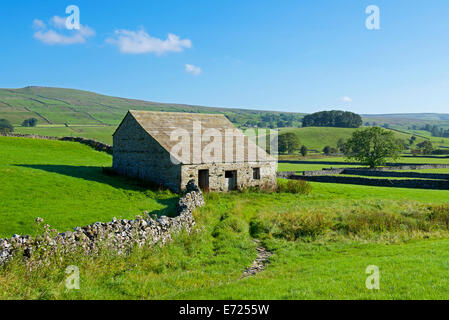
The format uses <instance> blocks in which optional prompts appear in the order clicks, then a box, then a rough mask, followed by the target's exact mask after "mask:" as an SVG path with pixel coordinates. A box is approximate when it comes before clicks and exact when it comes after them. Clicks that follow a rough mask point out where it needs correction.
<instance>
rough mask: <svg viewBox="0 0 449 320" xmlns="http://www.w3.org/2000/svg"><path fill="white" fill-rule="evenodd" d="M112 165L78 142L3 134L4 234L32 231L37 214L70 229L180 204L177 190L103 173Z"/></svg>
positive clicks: (0, 192) (0, 225)
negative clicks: (170, 191) (9, 136)
mask: <svg viewBox="0 0 449 320" xmlns="http://www.w3.org/2000/svg"><path fill="white" fill-rule="evenodd" d="M111 165H112V158H111V156H109V155H107V154H105V153H102V152H97V151H93V150H92V149H91V148H89V147H87V146H84V145H81V144H78V143H70V142H61V141H47V140H34V139H22V138H5V137H0V203H1V205H0V217H1V218H0V237H5V236H12V235H13V234H15V233H17V234H33V233H34V232H35V229H34V219H35V218H36V217H41V218H43V219H44V220H45V221H46V222H47V223H48V224H50V225H51V226H52V227H54V228H57V229H58V230H60V231H68V230H72V229H73V228H74V227H76V226H81V225H87V224H91V223H94V222H98V221H109V220H111V219H112V218H113V217H114V216H115V217H117V218H118V217H123V218H124V219H125V218H126V219H129V218H134V217H135V216H136V215H139V214H141V213H142V212H143V211H145V210H147V211H153V210H154V211H160V212H164V210H165V209H167V208H168V209H167V210H168V211H170V209H172V208H173V206H174V205H175V202H176V199H177V196H176V195H174V194H171V193H169V192H166V191H163V192H159V191H151V190H148V188H146V187H145V186H144V185H142V184H140V183H138V182H135V181H132V180H128V179H125V178H119V177H109V176H106V175H104V174H103V173H102V167H110V166H111Z"/></svg>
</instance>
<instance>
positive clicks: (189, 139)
mask: <svg viewBox="0 0 449 320" xmlns="http://www.w3.org/2000/svg"><path fill="white" fill-rule="evenodd" d="M113 138H114V139H113V140H114V145H113V168H114V170H115V171H116V172H118V173H119V174H121V175H126V176H129V177H134V178H138V179H141V180H144V181H152V182H155V183H157V184H161V185H164V186H166V187H168V188H169V189H171V190H173V191H175V192H180V191H183V190H184V189H185V186H186V184H187V182H188V181H189V180H194V181H195V182H196V183H197V185H198V186H199V187H200V188H202V189H204V190H210V191H221V192H226V191H229V190H241V189H244V188H247V187H257V188H265V189H274V188H275V187H276V171H277V160H276V159H275V158H274V157H272V156H270V155H269V154H267V153H266V152H265V151H264V150H263V149H262V148H260V147H258V146H257V145H256V143H255V142H253V139H249V138H248V137H247V136H245V135H244V134H243V133H242V132H241V131H240V130H238V129H237V128H235V127H234V126H233V124H232V123H231V122H230V121H229V120H228V119H227V118H226V117H225V116H224V115H222V114H200V113H178V112H152V111H133V110H130V111H129V112H128V113H127V115H126V116H125V118H124V119H123V121H122V122H121V124H120V125H119V127H118V128H117V130H116V131H115V133H114V135H113ZM265 139H266V138H265ZM259 144H260V142H259Z"/></svg>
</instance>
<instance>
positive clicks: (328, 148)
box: [323, 146, 338, 156]
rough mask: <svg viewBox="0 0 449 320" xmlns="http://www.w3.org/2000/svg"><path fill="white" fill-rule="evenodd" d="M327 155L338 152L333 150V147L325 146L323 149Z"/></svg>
mask: <svg viewBox="0 0 449 320" xmlns="http://www.w3.org/2000/svg"><path fill="white" fill-rule="evenodd" d="M323 152H324V154H325V155H327V156H328V155H330V154H336V153H337V152H338V150H337V149H335V148H332V147H331V146H325V147H324V149H323Z"/></svg>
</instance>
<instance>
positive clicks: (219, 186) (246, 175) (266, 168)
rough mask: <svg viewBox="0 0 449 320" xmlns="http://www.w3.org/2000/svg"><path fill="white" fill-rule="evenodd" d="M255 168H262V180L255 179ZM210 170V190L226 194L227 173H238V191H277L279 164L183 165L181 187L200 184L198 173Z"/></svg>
mask: <svg viewBox="0 0 449 320" xmlns="http://www.w3.org/2000/svg"><path fill="white" fill-rule="evenodd" d="M253 168H260V179H258V180H256V179H253ZM199 170H209V190H210V191H217V192H226V191H228V187H227V184H226V178H225V172H226V171H237V189H239V190H242V189H245V188H249V187H259V188H264V189H275V188H276V185H277V181H276V171H277V162H275V161H271V162H243V163H213V164H210V163H209V164H200V165H183V166H182V169H181V185H186V183H187V182H188V181H190V180H194V181H195V184H197V185H198V184H199V181H198V171H199Z"/></svg>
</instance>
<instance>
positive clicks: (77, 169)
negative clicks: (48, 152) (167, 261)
mask: <svg viewBox="0 0 449 320" xmlns="http://www.w3.org/2000/svg"><path fill="white" fill-rule="evenodd" d="M15 166H17V167H23V168H31V169H36V170H42V171H46V172H51V173H57V174H61V175H65V176H69V177H74V178H79V179H84V180H88V181H95V182H98V183H102V184H107V185H109V186H111V187H113V188H116V189H124V190H130V191H137V192H142V193H145V194H146V192H147V191H148V190H151V191H154V192H158V191H160V192H162V194H161V195H160V197H158V195H157V194H156V195H155V196H149V195H148V197H151V198H152V199H154V200H155V201H156V202H157V203H159V204H161V205H163V206H166V207H165V208H164V209H160V210H155V211H152V212H150V214H151V215H157V216H161V215H166V216H174V215H176V204H177V202H178V196H177V195H176V194H172V193H170V192H168V191H167V192H165V191H166V188H164V187H162V186H160V185H157V184H155V183H151V182H145V181H140V180H137V179H131V178H128V177H124V176H119V175H111V174H106V173H105V172H104V170H103V168H102V167H90V166H68V165H40V164H36V165H28V164H17V165H15Z"/></svg>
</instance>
